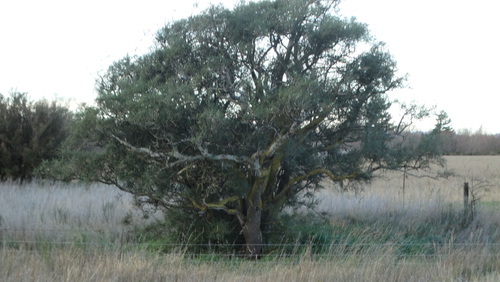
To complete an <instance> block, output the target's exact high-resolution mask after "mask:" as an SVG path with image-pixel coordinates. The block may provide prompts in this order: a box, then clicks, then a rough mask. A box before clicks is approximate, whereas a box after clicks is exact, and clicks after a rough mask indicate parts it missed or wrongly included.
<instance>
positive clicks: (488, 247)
mask: <svg viewBox="0 0 500 282" xmlns="http://www.w3.org/2000/svg"><path fill="white" fill-rule="evenodd" d="M447 160H448V167H447V168H448V169H449V170H453V171H454V173H455V176H452V177H449V178H448V179H439V180H434V179H431V178H427V177H415V176H407V178H406V179H405V184H404V188H405V189H404V192H403V189H402V187H403V173H402V172H390V173H382V174H381V175H379V178H377V179H376V180H375V181H373V182H372V183H371V184H370V185H363V186H361V187H359V188H360V190H358V191H357V192H339V191H337V190H335V189H325V190H323V191H321V192H320V193H319V195H318V200H319V201H320V203H319V205H318V210H317V211H318V212H322V213H323V219H325V222H326V223H325V222H323V223H322V224H323V225H321V226H320V227H318V226H312V225H311V224H310V222H309V220H308V218H307V217H306V216H304V221H303V223H302V224H299V225H298V226H297V228H298V229H301V230H302V231H303V233H304V234H302V233H301V234H302V236H304V235H307V236H317V237H316V238H315V240H316V241H315V242H319V243H322V244H324V246H325V245H326V246H327V248H326V250H322V251H317V250H316V251H315V249H314V248H315V246H310V247H303V248H301V249H297V250H296V251H295V252H294V253H293V254H294V255H293V256H288V257H286V258H285V257H280V256H279V254H280V253H279V252H275V253H274V254H276V256H269V257H266V258H264V259H262V260H260V261H257V262H251V261H246V260H240V259H224V258H222V259H221V258H220V256H217V255H213V256H207V257H203V258H196V259H193V258H191V257H190V256H189V255H188V254H186V253H184V252H183V251H182V249H180V250H179V251H177V252H173V253H169V254H165V253H163V252H159V251H154V249H153V250H152V249H151V248H147V247H145V246H144V245H142V244H133V242H135V241H134V240H135V239H131V238H136V237H135V236H136V235H135V232H136V228H140V227H141V226H143V225H144V224H147V223H148V222H151V221H152V220H154V216H153V217H150V218H147V219H145V218H144V217H143V214H142V213H141V212H139V211H137V210H135V209H134V208H133V205H132V197H131V196H130V195H127V194H125V193H122V192H120V191H118V190H117V189H114V188H112V187H107V186H104V185H92V186H89V187H84V186H81V185H79V184H71V185H61V184H56V185H52V184H40V183H38V184H30V185H18V184H16V183H2V184H0V244H2V245H1V247H0V281H500V156H478V157H475V156H450V157H447ZM421 175H422V174H421ZM464 182H469V184H470V186H471V189H472V190H473V192H474V196H475V197H476V198H479V202H478V205H477V212H476V214H475V217H474V219H473V220H472V222H470V223H468V224H465V223H464V221H463V212H462V210H463V192H462V191H463V190H462V188H463V183H464ZM157 216H159V215H157ZM316 234H319V235H316Z"/></svg>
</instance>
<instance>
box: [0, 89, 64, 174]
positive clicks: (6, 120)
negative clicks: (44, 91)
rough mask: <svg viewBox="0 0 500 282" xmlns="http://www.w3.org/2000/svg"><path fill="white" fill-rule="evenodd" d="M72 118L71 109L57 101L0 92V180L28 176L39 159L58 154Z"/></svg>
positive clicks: (49, 158) (40, 160)
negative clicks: (7, 95) (31, 98)
mask: <svg viewBox="0 0 500 282" xmlns="http://www.w3.org/2000/svg"><path fill="white" fill-rule="evenodd" d="M71 120H72V113H71V111H70V110H69V109H68V107H67V106H64V105H61V104H60V103H58V102H57V101H51V102H49V101H46V100H41V101H36V102H33V101H30V100H29V99H28V95H27V94H26V93H18V92H15V93H11V94H10V96H9V97H4V96H3V95H2V94H0V180H6V179H14V180H21V181H25V180H31V179H32V178H33V177H34V176H35V169H36V168H37V167H38V166H39V165H40V164H41V163H42V161H44V160H51V159H53V158H56V157H57V156H58V152H59V149H60V147H61V144H62V143H63V142H64V140H65V139H66V138H67V137H68V135H69V132H70V123H71Z"/></svg>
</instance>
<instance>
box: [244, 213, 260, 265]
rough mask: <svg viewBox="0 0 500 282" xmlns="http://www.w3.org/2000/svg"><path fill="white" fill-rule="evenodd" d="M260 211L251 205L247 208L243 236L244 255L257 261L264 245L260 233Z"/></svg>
mask: <svg viewBox="0 0 500 282" xmlns="http://www.w3.org/2000/svg"><path fill="white" fill-rule="evenodd" d="M261 221H262V210H261V208H260V207H258V206H255V205H251V206H249V207H248V208H247V216H246V221H245V225H244V226H243V236H244V237H245V254H246V255H247V256H248V257H249V258H254V259H257V258H258V257H259V256H260V254H261V252H262V247H263V244H264V240H263V238H262V231H261V226H260V225H261Z"/></svg>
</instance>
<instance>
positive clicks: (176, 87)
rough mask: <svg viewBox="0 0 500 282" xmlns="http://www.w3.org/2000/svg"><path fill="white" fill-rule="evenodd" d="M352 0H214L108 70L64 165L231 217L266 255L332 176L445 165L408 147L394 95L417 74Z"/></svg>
mask: <svg viewBox="0 0 500 282" xmlns="http://www.w3.org/2000/svg"><path fill="white" fill-rule="evenodd" d="M338 2H339V1H337V0H330V1H318V0H276V1H261V2H251V3H248V4H240V5H239V6H237V7H236V8H234V9H233V10H227V9H224V8H222V7H211V8H210V9H208V10H206V11H205V12H203V13H202V14H200V15H197V16H193V17H190V18H188V19H183V20H179V21H176V22H174V23H172V24H169V25H167V26H166V27H165V28H162V29H161V30H160V31H159V32H158V34H157V36H156V44H155V46H154V49H153V50H152V51H151V52H150V53H148V54H145V55H143V56H140V57H135V58H131V57H125V58H124V59H122V60H120V61H118V62H116V63H114V64H113V65H112V66H111V67H110V68H109V70H108V72H107V73H106V74H105V75H104V76H103V77H102V78H101V80H100V82H99V83H98V92H99V95H98V98H97V100H96V102H97V106H96V107H88V108H86V109H85V111H83V112H82V113H80V114H79V115H78V117H77V126H76V127H75V130H74V131H73V135H72V137H71V138H70V139H69V142H68V144H67V151H66V155H65V156H64V158H63V159H61V161H60V163H59V164H57V163H56V164H55V165H54V166H53V168H54V167H55V168H58V169H59V170H58V173H61V176H63V175H64V176H65V177H66V178H67V179H73V178H78V179H85V180H88V181H100V182H103V183H108V184H113V185H115V186H117V187H118V188H119V189H121V190H124V191H127V192H130V193H132V194H134V195H136V196H137V200H138V202H139V203H143V204H144V203H148V204H153V205H156V206H159V207H161V208H163V209H164V210H165V211H167V212H168V211H183V213H186V217H185V218H184V221H182V222H183V224H185V225H187V224H188V223H189V220H196V218H204V220H205V223H206V222H210V220H212V219H213V218H219V219H221V218H224V220H228V221H231V222H232V223H233V224H234V225H233V226H236V227H235V228H237V229H236V234H242V235H243V239H242V240H243V242H244V245H245V248H244V250H245V252H246V253H247V254H248V255H252V256H258V255H259V254H260V253H261V252H262V246H263V244H264V243H265V242H266V238H265V236H266V233H264V234H263V232H262V231H263V230H268V229H269V228H270V227H271V226H272V225H273V224H275V223H276V222H277V221H278V215H279V214H280V212H281V211H282V210H283V209H284V208H286V207H290V206H292V207H294V206H296V205H298V204H300V203H301V202H302V200H303V199H304V195H305V196H308V195H311V193H308V192H314V191H316V190H317V189H319V188H321V184H322V183H324V181H323V180H324V179H325V177H326V178H329V179H331V180H332V181H343V180H346V179H349V180H352V181H367V180H369V179H370V178H371V177H372V173H373V172H374V171H377V170H380V169H399V168H401V167H403V166H404V167H405V169H411V168H414V169H420V168H425V167H427V166H428V165H429V164H430V163H431V162H433V161H437V160H439V154H438V153H437V152H436V151H434V150H429V148H432V146H431V147H428V146H427V147H422V148H421V150H410V149H408V148H407V147H405V146H403V145H402V142H401V143H398V142H396V143H395V141H394V140H395V139H394V137H395V133H398V134H401V133H402V132H400V131H398V130H396V127H397V126H396V125H394V124H393V123H392V122H391V116H390V115H389V113H388V109H389V107H390V106H391V103H390V101H389V100H388V98H387V96H386V93H387V92H388V91H391V90H393V89H396V88H399V87H401V86H402V84H403V80H404V79H403V78H402V77H398V76H397V75H396V70H397V69H396V63H395V62H394V60H393V59H392V57H391V56H390V55H389V54H388V53H387V52H386V51H385V48H384V45H383V44H381V43H377V42H373V41H371V40H370V36H369V34H368V31H367V27H366V25H364V24H361V23H359V22H357V21H356V20H355V19H344V18H341V17H339V16H337V15H336V14H334V13H333V12H332V11H333V9H334V8H335V6H336V5H337V3H338ZM359 45H364V46H366V45H371V48H368V49H366V50H363V49H359V48H358V47H359ZM413 114H417V115H418V113H417V112H414V113H413ZM427 145H430V144H427ZM181 215H182V213H181ZM188 216H189V217H188ZM187 218H189V220H186V219H187ZM213 222H217V221H215V220H214V221H213ZM209 226H210V225H209ZM212 226H214V225H212ZM214 230H216V229H214Z"/></svg>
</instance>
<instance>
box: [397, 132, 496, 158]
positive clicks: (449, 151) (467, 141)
mask: <svg viewBox="0 0 500 282" xmlns="http://www.w3.org/2000/svg"><path fill="white" fill-rule="evenodd" d="M425 134H426V133H422V132H412V133H407V135H406V136H405V138H407V139H408V140H411V141H410V142H412V143H415V144H417V143H418V140H419V139H420V138H422V136H424V135H425ZM440 150H441V152H442V153H443V154H444V155H498V154H500V134H494V135H492V134H487V133H484V132H483V130H482V129H479V130H478V131H476V132H472V131H470V130H459V131H457V132H455V131H450V132H443V133H441V135H440Z"/></svg>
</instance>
